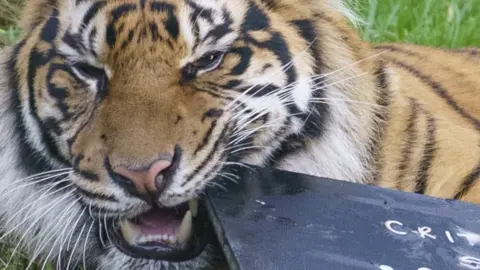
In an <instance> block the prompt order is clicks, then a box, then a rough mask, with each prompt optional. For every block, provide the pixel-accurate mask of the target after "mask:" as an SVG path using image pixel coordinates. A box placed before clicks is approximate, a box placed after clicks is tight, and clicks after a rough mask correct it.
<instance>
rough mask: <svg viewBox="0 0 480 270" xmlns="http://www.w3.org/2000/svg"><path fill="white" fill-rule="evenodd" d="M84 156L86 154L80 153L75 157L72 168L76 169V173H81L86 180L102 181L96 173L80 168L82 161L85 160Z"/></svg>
mask: <svg viewBox="0 0 480 270" xmlns="http://www.w3.org/2000/svg"><path fill="white" fill-rule="evenodd" d="M84 157H85V156H84V155H83V154H79V155H78V156H76V157H75V158H74V159H73V165H72V168H73V169H74V170H75V172H76V173H78V174H80V175H81V176H82V177H83V178H85V179H86V180H90V181H93V182H98V181H100V178H99V177H98V175H96V174H95V173H93V172H89V171H85V170H82V169H80V162H81V161H82V160H83V158H84Z"/></svg>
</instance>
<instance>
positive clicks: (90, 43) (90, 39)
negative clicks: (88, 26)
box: [88, 27, 98, 57]
mask: <svg viewBox="0 0 480 270" xmlns="http://www.w3.org/2000/svg"><path fill="white" fill-rule="evenodd" d="M96 37H97V28H96V27H93V28H92V31H90V34H89V35H88V46H89V47H90V53H92V54H93V56H95V57H97V56H98V55H97V52H96V51H95V46H94V45H95V38H96Z"/></svg>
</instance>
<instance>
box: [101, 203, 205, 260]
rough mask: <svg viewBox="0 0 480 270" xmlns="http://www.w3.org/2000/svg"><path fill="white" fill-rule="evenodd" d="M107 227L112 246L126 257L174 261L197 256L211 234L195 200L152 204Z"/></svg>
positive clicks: (201, 206)
mask: <svg viewBox="0 0 480 270" xmlns="http://www.w3.org/2000/svg"><path fill="white" fill-rule="evenodd" d="M109 231H111V232H112V234H111V235H112V236H111V241H112V242H113V244H114V245H115V247H116V248H117V249H118V250H120V251H121V252H123V253H124V254H126V255H128V256H130V257H134V258H142V259H151V260H163V261H177V262H180V261H187V260H191V259H193V258H195V257H196V256H198V255H199V254H200V253H201V252H202V251H203V250H204V249H205V246H206V245H207V243H208V242H209V241H210V240H211V236H212V234H211V231H210V228H209V226H208V219H207V214H206V211H205V208H204V206H203V204H202V203H201V201H199V200H191V201H189V202H188V203H184V204H181V205H178V206H176V207H173V208H160V207H158V206H154V207H153V208H152V209H151V210H149V211H148V212H146V213H143V214H141V215H138V216H136V217H134V218H132V219H129V220H122V221H117V222H112V223H111V224H110V228H109Z"/></svg>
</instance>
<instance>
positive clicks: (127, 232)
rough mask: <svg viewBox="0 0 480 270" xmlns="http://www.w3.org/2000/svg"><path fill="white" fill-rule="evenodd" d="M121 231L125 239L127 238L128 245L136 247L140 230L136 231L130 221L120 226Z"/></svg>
mask: <svg viewBox="0 0 480 270" xmlns="http://www.w3.org/2000/svg"><path fill="white" fill-rule="evenodd" d="M120 230H121V231H122V234H123V238H125V240H126V241H127V243H129V244H130V245H132V246H133V245H135V242H136V240H137V237H138V235H139V233H138V230H136V228H135V226H134V225H133V224H132V223H131V222H129V221H128V220H125V221H124V222H122V223H121V224H120Z"/></svg>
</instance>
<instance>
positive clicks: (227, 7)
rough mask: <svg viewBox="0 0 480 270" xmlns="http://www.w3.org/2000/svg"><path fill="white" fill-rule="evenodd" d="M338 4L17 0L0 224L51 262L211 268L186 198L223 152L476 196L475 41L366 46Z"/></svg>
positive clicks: (321, 0)
mask: <svg viewBox="0 0 480 270" xmlns="http://www.w3.org/2000/svg"><path fill="white" fill-rule="evenodd" d="M351 18H354V17H353V16H352V12H350V11H349V10H348V9H347V8H346V7H345V5H344V4H342V2H341V1H340V0H269V1H267V0H116V1H114V0H30V1H28V2H27V3H26V7H25V9H24V12H23V15H22V20H21V27H22V29H23V30H22V32H23V37H22V38H21V39H20V40H19V41H18V43H16V44H15V45H14V46H11V47H9V48H5V49H4V50H3V52H2V54H1V57H0V60H1V65H0V93H1V98H0V102H1V105H0V175H1V178H0V198H1V203H0V216H1V230H2V236H1V238H0V239H2V240H3V239H11V240H13V241H12V243H14V244H16V246H15V251H18V250H22V251H25V252H27V254H29V258H30V259H31V262H33V261H44V262H49V263H54V264H56V265H57V267H58V269H72V268H75V267H77V266H82V265H83V266H84V268H86V269H92V268H93V269H115V270H118V269H204V268H206V269H209V268H213V269H218V268H217V266H215V262H216V260H215V259H212V258H216V257H215V256H213V255H212V254H215V252H214V251H212V250H214V248H213V247H214V245H212V244H211V241H210V237H207V236H208V233H207V231H208V227H206V225H205V220H204V219H205V218H204V215H205V213H204V211H205V209H204V208H203V207H202V204H200V206H199V203H198V201H197V200H196V199H198V198H199V197H200V195H201V194H202V192H203V191H204V189H205V187H206V186H209V185H213V184H215V182H214V181H215V180H214V179H217V176H222V173H224V172H225V169H226V168H227V167H228V166H229V165H234V164H237V163H241V164H253V165H257V166H273V167H275V168H278V169H282V170H287V171H295V172H300V173H304V174H310V175H316V176H323V177H329V178H334V179H340V180H345V181H351V182H356V183H363V184H370V185H378V186H381V187H386V188H394V189H399V190H403V191H407V192H416V193H420V194H425V195H428V196H434V197H440V198H448V199H459V200H464V201H467V202H471V203H480V182H479V180H478V178H479V174H480V132H479V131H480V120H479V119H480V105H479V104H480V50H479V49H475V48H465V49H456V50H447V49H434V48H427V47H421V46H416V45H407V44H383V45H378V46H374V45H371V44H369V43H367V42H364V41H362V40H361V39H360V37H359V35H358V33H357V32H356V31H355V29H354V27H353V26H352V25H353V24H352V23H351ZM226 176H228V175H226Z"/></svg>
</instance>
